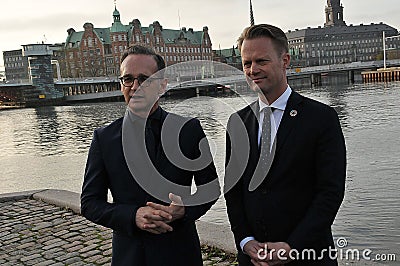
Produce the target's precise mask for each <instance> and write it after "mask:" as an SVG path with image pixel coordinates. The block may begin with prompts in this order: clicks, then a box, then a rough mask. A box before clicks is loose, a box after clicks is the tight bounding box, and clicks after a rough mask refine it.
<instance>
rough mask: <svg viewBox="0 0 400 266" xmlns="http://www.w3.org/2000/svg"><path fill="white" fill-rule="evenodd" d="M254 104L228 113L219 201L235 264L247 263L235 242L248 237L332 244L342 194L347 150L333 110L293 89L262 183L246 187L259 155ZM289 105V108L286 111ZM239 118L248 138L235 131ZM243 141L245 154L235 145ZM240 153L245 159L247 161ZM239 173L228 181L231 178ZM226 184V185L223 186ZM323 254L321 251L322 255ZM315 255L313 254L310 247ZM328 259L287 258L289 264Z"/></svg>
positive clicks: (299, 245) (295, 245) (300, 245)
mask: <svg viewBox="0 0 400 266" xmlns="http://www.w3.org/2000/svg"><path fill="white" fill-rule="evenodd" d="M258 108H259V107H258V102H254V103H253V104H251V105H249V106H247V107H246V108H244V109H242V110H240V111H238V112H237V113H235V114H233V115H232V116H231V117H230V120H229V123H228V133H229V134H230V135H231V136H229V134H227V147H226V153H227V157H226V159H227V165H228V162H229V165H230V166H229V167H227V169H226V173H225V174H226V176H225V193H226V194H225V199H226V204H227V210H228V216H229V220H230V223H231V228H232V231H233V233H234V236H235V241H236V245H237V248H238V251H239V252H238V259H239V262H240V265H251V263H250V261H249V257H248V256H247V255H245V254H243V253H242V251H241V250H240V246H239V243H240V241H242V240H243V239H244V238H245V237H248V236H254V237H255V239H256V240H257V241H260V242H281V241H283V242H287V243H288V244H289V245H290V247H291V248H292V249H297V250H298V251H299V252H301V251H302V250H304V249H310V248H312V249H315V250H316V251H317V252H319V251H320V250H321V249H324V248H328V247H329V246H333V239H332V233H331V225H332V223H333V221H334V219H335V216H336V214H337V212H338V209H339V207H340V204H341V202H342V200H343V197H344V189H345V175H346V151H345V142H344V138H343V134H342V130H341V127H340V124H339V119H338V116H337V114H336V112H335V111H334V109H333V108H331V107H329V106H327V105H324V104H322V103H319V102H317V101H314V100H311V99H309V98H306V97H303V96H301V95H299V94H298V93H296V92H292V94H291V95H290V97H289V100H288V103H287V106H286V109H285V111H284V114H283V117H282V121H281V123H280V126H279V128H278V132H277V136H276V152H275V157H274V160H273V162H272V165H271V168H270V170H269V172H268V174H267V175H266V177H265V179H264V181H263V182H262V183H261V185H260V186H259V187H258V188H257V189H255V190H254V191H252V192H249V190H248V187H249V182H250V180H251V178H252V176H253V172H254V169H255V167H256V164H257V161H258V159H259V152H258V143H257V134H258V122H257V114H258ZM292 110H296V111H297V113H296V115H294V114H295V112H291V111H292ZM240 123H242V124H243V123H244V126H245V130H246V133H247V134H248V139H246V138H247V137H245V138H242V137H240V136H239V137H238V136H237V135H238V134H237V132H238V130H239V128H240V126H239V125H240ZM246 141H248V142H249V144H250V153H249V154H246V153H245V152H243V151H241V150H240V149H241V148H238V147H239V145H240V143H244V142H246ZM246 156H249V157H248V160H246ZM243 163H244V172H243V171H242V172H243V174H239V181H238V182H237V183H236V184H235V185H234V184H233V183H234V180H232V177H234V176H235V174H236V175H237V173H241V170H242V169H240V167H242V166H241V164H242V165H243ZM229 186H231V187H232V189H231V190H229V191H226V190H228V187H229ZM326 254H327V253H325V255H326ZM317 255H318V253H317ZM331 263H333V264H332V265H335V264H336V262H335V261H331V262H328V260H327V259H326V258H325V262H314V264H312V263H311V262H304V263H303V264H302V263H301V262H297V263H296V262H293V263H291V264H289V265H331Z"/></svg>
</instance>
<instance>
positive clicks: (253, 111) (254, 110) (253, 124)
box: [243, 101, 260, 165]
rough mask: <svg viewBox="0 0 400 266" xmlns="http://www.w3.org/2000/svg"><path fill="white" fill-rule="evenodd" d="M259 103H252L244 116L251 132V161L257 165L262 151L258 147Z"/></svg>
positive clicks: (249, 132) (248, 130)
mask: <svg viewBox="0 0 400 266" xmlns="http://www.w3.org/2000/svg"><path fill="white" fill-rule="evenodd" d="M259 109H260V108H259V104H258V101H255V102H253V103H252V104H250V108H249V111H248V112H247V113H246V116H245V117H243V121H245V126H246V128H247V132H248V134H249V142H250V158H249V163H254V164H255V165H256V164H257V162H258V158H259V156H260V151H259V149H258V113H259Z"/></svg>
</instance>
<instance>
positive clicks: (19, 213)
mask: <svg viewBox="0 0 400 266" xmlns="http://www.w3.org/2000/svg"><path fill="white" fill-rule="evenodd" d="M111 238H112V233H111V230H110V229H107V228H105V227H102V226H99V225H96V224H94V223H92V222H90V221H88V220H86V219H85V218H83V217H82V216H80V215H78V214H76V213H74V212H73V211H72V210H70V209H68V208H65V207H64V208H63V207H59V206H56V205H52V204H49V203H46V202H43V201H41V200H36V199H33V198H26V197H14V198H13V197H11V198H5V199H4V198H3V199H2V200H0V243H1V245H0V265H2V266H7V265H10V266H11V265H12V266H16V265H37V266H39V265H40V266H42V265H70V266H77V265H110V262H111ZM203 260H204V265H221V266H222V265H233V264H234V263H233V260H232V256H228V255H226V254H225V253H223V252H222V251H221V250H218V249H215V248H210V247H207V246H203Z"/></svg>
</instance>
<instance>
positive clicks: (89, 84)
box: [0, 60, 400, 104]
mask: <svg viewBox="0 0 400 266" xmlns="http://www.w3.org/2000/svg"><path fill="white" fill-rule="evenodd" d="M221 65H222V64H221ZM386 65H387V66H388V67H391V66H400V60H388V61H387V62H386ZM216 66H217V67H218V65H216ZM383 66H384V62H383V60H381V61H369V62H352V63H347V64H336V65H326V66H315V67H304V68H293V69H288V70H287V76H288V79H289V80H291V79H307V80H308V82H309V84H314V85H319V84H321V77H322V76H323V75H326V74H336V73H342V74H343V73H344V74H345V75H347V77H348V81H349V82H354V75H355V73H361V71H366V70H376V69H378V68H382V67H383ZM171 67H173V66H170V68H171ZM176 71H177V72H178V70H176ZM179 75H180V74H179V73H178V74H176V73H172V74H171V75H169V77H168V79H169V82H168V83H169V84H168V87H167V92H166V95H167V96H169V95H174V94H186V95H187V94H189V95H196V94H207V93H221V92H222V93H223V92H226V90H227V89H233V90H238V89H239V90H240V88H241V87H245V86H246V80H245V77H244V75H243V73H242V72H241V71H239V70H232V67H229V68H225V69H223V70H221V68H220V71H218V69H217V68H216V69H212V71H211V72H209V73H204V69H203V73H201V74H193V73H191V74H187V75H186V77H185V75H182V76H179ZM189 77H190V78H189ZM193 78H194V79H193ZM54 86H55V89H56V90H58V91H60V92H62V94H63V95H64V96H63V98H62V99H60V101H61V102H75V101H93V100H100V99H105V98H121V99H122V97H121V92H120V84H119V80H118V78H117V77H93V78H81V79H72V78H65V79H60V80H55V81H54ZM38 97H39V98H40V97H41V95H39V94H38V93H37V90H36V89H35V86H33V85H32V83H31V82H30V81H17V82H9V83H3V84H0V104H1V103H3V104H4V103H7V102H15V103H22V104H23V103H28V102H29V101H32V100H36V102H37V99H38ZM44 98H45V96H44ZM39 102H40V101H39Z"/></svg>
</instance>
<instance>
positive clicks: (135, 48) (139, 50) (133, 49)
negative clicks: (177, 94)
mask: <svg viewBox="0 0 400 266" xmlns="http://www.w3.org/2000/svg"><path fill="white" fill-rule="evenodd" d="M131 54H143V55H151V56H152V57H153V58H154V60H155V61H156V63H157V68H158V69H157V71H160V70H161V69H164V68H165V61H164V59H163V58H162V56H161V55H159V54H157V53H156V52H154V50H153V49H151V48H149V47H145V46H142V45H138V44H135V45H132V46H129V47H128V48H127V49H126V50H125V51H124V53H123V54H122V56H121V64H122V62H123V61H124V60H125V58H127V57H128V55H131Z"/></svg>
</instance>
